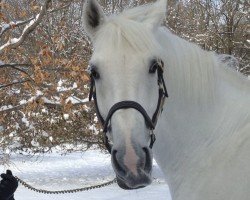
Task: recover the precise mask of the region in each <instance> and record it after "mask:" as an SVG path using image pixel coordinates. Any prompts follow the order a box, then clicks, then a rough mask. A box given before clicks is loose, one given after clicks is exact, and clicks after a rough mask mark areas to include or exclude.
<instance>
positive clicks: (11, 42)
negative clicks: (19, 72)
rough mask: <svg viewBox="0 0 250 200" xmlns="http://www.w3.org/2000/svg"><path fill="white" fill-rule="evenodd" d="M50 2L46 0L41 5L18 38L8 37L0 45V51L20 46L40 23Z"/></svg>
mask: <svg viewBox="0 0 250 200" xmlns="http://www.w3.org/2000/svg"><path fill="white" fill-rule="evenodd" d="M50 2H51V0H46V1H45V3H44V5H43V6H42V7H41V11H40V13H39V14H38V15H36V17H35V18H34V19H33V20H31V21H30V23H29V24H28V25H26V26H25V28H24V29H23V32H22V34H21V36H20V37H19V38H12V39H10V40H9V41H8V42H7V43H6V44H4V45H2V46H1V47H0V53H1V52H2V51H3V50H4V49H6V48H12V49H13V48H16V47H18V46H20V45H21V44H22V43H23V42H24V40H25V39H26V37H27V36H28V35H29V34H30V33H31V32H32V31H33V30H34V29H35V28H36V27H37V26H38V25H39V24H40V22H41V21H42V18H43V16H44V15H45V14H46V11H47V7H48V4H49V3H50Z"/></svg>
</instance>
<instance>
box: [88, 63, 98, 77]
mask: <svg viewBox="0 0 250 200" xmlns="http://www.w3.org/2000/svg"><path fill="white" fill-rule="evenodd" d="M87 72H88V73H89V75H90V76H91V77H93V78H94V79H98V78H100V74H99V73H98V72H97V69H96V66H94V65H90V66H89V67H88V69H87Z"/></svg>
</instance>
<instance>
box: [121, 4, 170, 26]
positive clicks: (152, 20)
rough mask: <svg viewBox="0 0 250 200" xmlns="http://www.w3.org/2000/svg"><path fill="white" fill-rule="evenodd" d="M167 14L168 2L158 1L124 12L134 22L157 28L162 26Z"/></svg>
mask: <svg viewBox="0 0 250 200" xmlns="http://www.w3.org/2000/svg"><path fill="white" fill-rule="evenodd" d="M166 12H167V0H158V1H157V2H155V3H153V4H149V5H145V6H139V7H137V8H134V9H130V10H128V11H125V12H124V15H125V16H126V17H127V18H129V19H132V20H135V21H139V22H142V23H145V24H146V25H148V26H150V27H152V28H155V27H157V26H159V25H161V24H162V22H163V21H164V19H165V16H166Z"/></svg>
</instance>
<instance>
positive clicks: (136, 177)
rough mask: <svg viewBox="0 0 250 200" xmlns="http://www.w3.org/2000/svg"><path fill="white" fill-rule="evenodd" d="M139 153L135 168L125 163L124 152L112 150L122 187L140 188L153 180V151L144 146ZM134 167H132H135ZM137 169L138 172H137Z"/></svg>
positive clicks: (119, 182)
mask: <svg viewBox="0 0 250 200" xmlns="http://www.w3.org/2000/svg"><path fill="white" fill-rule="evenodd" d="M137 152H138V153H137V154H138V160H137V162H136V163H134V166H132V167H133V168H134V170H131V168H128V167H127V166H126V165H125V164H124V153H122V151H120V152H119V151H118V150H112V164H113V168H114V171H115V173H116V176H117V183H118V185H119V186H120V187H121V188H122V189H138V188H142V187H145V186H147V185H149V184H150V183H151V182H152V178H151V171H152V153H151V150H150V149H149V148H146V147H145V148H142V149H141V150H140V151H137ZM133 168H132V169H133ZM135 170H136V172H135Z"/></svg>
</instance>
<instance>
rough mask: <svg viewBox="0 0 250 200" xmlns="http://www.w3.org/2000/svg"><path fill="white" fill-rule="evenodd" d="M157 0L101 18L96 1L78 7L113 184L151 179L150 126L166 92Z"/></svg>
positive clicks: (127, 185)
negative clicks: (156, 33) (88, 44)
mask: <svg viewBox="0 0 250 200" xmlns="http://www.w3.org/2000/svg"><path fill="white" fill-rule="evenodd" d="M165 9H166V3H165V1H160V2H157V3H155V4H151V5H148V6H144V7H143V6H142V7H138V8H134V9H130V10H127V11H124V12H123V13H121V14H119V15H117V16H109V17H107V16H105V14H104V12H103V10H102V8H101V6H100V5H99V4H98V3H97V2H96V1H95V0H87V1H86V2H85V4H84V8H83V22H84V29H85V31H86V32H87V34H88V36H89V37H90V38H91V40H92V44H93V48H94V51H93V55H92V57H91V60H90V64H89V69H88V70H89V72H90V76H91V82H92V87H91V94H90V98H92V97H93V98H94V100H95V104H96V108H97V114H98V116H99V120H100V121H101V123H102V124H103V127H104V133H105V138H106V146H107V148H108V149H109V151H110V153H111V156H112V165H113V168H114V171H115V173H116V175H117V180H118V184H119V186H120V187H122V188H124V189H136V188H140V187H145V186H147V185H149V184H150V183H151V181H152V178H151V171H152V146H153V143H154V140H155V138H154V134H153V129H154V128H155V125H156V122H157V118H158V114H159V113H160V112H161V109H162V105H163V101H164V98H165V96H167V91H166V87H165V83H164V78H163V70H164V63H163V60H162V57H163V56H162V50H161V47H160V45H159V42H158V41H157V40H156V39H155V36H154V30H155V29H156V28H158V26H159V25H160V24H161V23H162V21H163V19H164V17H165Z"/></svg>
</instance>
